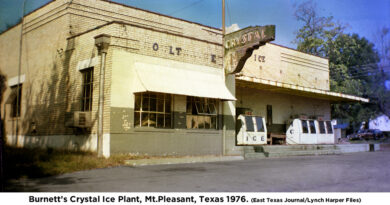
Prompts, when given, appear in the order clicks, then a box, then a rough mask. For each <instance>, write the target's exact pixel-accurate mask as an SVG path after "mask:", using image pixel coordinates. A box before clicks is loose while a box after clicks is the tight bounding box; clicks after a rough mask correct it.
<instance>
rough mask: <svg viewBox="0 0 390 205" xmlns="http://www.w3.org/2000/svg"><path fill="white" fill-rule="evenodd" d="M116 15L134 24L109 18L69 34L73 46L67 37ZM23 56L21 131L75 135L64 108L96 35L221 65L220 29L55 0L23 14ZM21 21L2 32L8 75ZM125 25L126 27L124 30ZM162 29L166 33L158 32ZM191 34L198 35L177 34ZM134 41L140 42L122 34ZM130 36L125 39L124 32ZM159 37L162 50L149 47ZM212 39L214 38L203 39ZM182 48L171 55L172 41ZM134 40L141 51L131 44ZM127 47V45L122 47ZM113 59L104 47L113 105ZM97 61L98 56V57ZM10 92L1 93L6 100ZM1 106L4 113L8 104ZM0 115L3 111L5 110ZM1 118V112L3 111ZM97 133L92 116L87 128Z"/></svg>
mask: <svg viewBox="0 0 390 205" xmlns="http://www.w3.org/2000/svg"><path fill="white" fill-rule="evenodd" d="M113 20H117V21H123V22H127V23H131V24H134V25H137V26H141V27H145V28H150V29H153V30H150V29H145V28H139V27H137V28H136V27H133V26H130V25H126V26H122V25H119V24H115V25H114V24H113V25H111V26H107V27H103V28H101V29H98V30H95V31H91V32H88V33H86V34H85V35H82V36H79V37H77V38H74V42H75V49H74V50H72V49H69V45H68V43H69V41H67V40H66V39H67V38H68V37H70V36H74V35H77V34H79V33H81V32H85V31H88V30H90V29H93V28H96V27H97V26H100V25H103V24H106V23H107V22H110V21H113ZM23 25H24V32H23V52H22V56H23V60H22V62H23V63H22V72H21V74H22V75H23V74H24V75H25V76H26V81H25V82H24V83H23V93H22V117H21V118H20V120H19V123H20V125H21V127H22V129H21V133H22V134H27V135H59V134H73V129H71V128H66V127H65V126H64V124H65V113H66V112H72V111H77V110H80V95H81V83H82V81H81V73H80V71H77V70H76V67H77V63H78V61H80V60H85V59H88V58H91V57H94V56H96V55H97V51H96V48H95V46H94V42H93V41H94V39H93V37H94V36H96V35H97V34H100V33H108V34H111V35H113V36H115V37H119V38H115V37H113V43H115V44H117V45H123V44H124V45H125V46H122V47H119V46H117V47H115V46H113V48H114V47H115V48H116V49H125V50H128V51H129V52H137V53H141V54H144V55H154V56H159V57H162V58H169V59H175V60H178V61H183V62H190V63H198V64H207V65H209V66H213V67H220V66H221V63H222V48H221V46H220V45H218V44H220V43H221V42H222V38H221V35H220V33H221V31H220V30H218V29H215V28H210V27H207V26H202V25H199V24H196V23H191V22H187V21H183V20H179V19H175V18H171V17H166V16H163V15H159V14H155V13H151V12H146V11H142V10H139V9H134V8H130V7H125V6H122V5H118V4H115V3H111V2H107V1H101V0H82V1H81V0H73V1H71V0H57V1H53V2H51V3H48V4H47V5H45V6H43V7H42V8H40V9H38V10H36V11H34V12H32V13H30V14H28V15H27V16H26V17H25V19H24V24H23ZM20 28H21V26H20V24H19V25H17V26H15V27H13V28H12V29H10V30H8V31H6V32H3V33H2V34H1V35H0V52H1V53H2V54H3V55H0V69H1V70H2V72H3V73H5V74H6V76H7V77H8V78H12V77H15V76H17V75H18V71H17V68H18V59H19V56H18V54H19V37H20ZM124 29H127V32H126V31H125V30H124ZM159 31H162V32H165V33H159ZM171 34H177V35H183V36H188V37H192V38H196V39H201V40H203V41H198V40H194V39H189V38H185V37H180V36H175V35H171ZM129 37H131V39H137V41H138V43H134V42H135V41H134V42H133V41H132V40H126V39H124V38H129ZM129 39H130V38H129ZM155 41H158V42H157V43H159V45H160V46H161V47H160V51H161V52H154V51H153V50H151V49H150V46H151V45H152V44H153V43H154V42H155ZM207 41H209V42H213V43H208V42H207ZM170 45H171V46H175V47H176V46H180V47H182V49H183V50H182V55H181V56H180V57H179V58H178V56H171V55H170V54H169V53H167V51H168V50H167V49H169V46H170ZM137 46H138V48H137V49H138V50H137V49H134V47H137ZM126 47H128V48H126ZM210 53H216V54H217V55H218V57H217V63H211V62H210V59H209V58H210ZM111 59H112V54H111V52H110V51H109V53H108V54H107V59H106V74H105V76H106V77H105V78H106V84H105V92H106V93H105V105H110V93H109V90H110V79H111V75H110V73H111ZM99 62H100V60H99ZM99 69H100V64H98V65H96V66H95V69H94V93H93V95H94V96H93V108H92V113H93V118H92V120H93V121H96V119H97V118H96V117H97V114H96V113H97V106H98V105H97V104H98V79H99ZM7 95H9V89H8V90H7V91H6V95H5V98H7ZM4 107H6V114H8V115H9V112H10V106H9V105H6V106H4V102H2V106H1V109H3V108H4ZM2 113H4V110H3V112H2ZM109 115H110V109H109V107H108V106H105V107H104V118H105V119H104V132H105V133H108V132H109V127H110V124H109V122H110V120H109ZM3 117H4V116H3ZM6 120H7V133H8V134H14V133H12V131H13V130H14V122H15V119H11V118H9V117H7V118H6ZM32 122H35V123H36V125H37V133H35V134H32V133H31V123H32ZM95 132H96V122H95V123H94V126H93V128H92V133H95Z"/></svg>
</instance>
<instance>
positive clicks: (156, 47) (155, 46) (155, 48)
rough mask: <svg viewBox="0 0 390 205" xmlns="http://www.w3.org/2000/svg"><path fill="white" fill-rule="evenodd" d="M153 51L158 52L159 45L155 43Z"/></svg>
mask: <svg viewBox="0 0 390 205" xmlns="http://www.w3.org/2000/svg"><path fill="white" fill-rule="evenodd" d="M153 50H154V51H158V44H157V43H154V44H153Z"/></svg>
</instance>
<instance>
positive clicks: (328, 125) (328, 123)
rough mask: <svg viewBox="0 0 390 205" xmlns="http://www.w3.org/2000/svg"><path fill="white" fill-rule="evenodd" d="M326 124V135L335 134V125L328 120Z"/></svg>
mask: <svg viewBox="0 0 390 205" xmlns="http://www.w3.org/2000/svg"><path fill="white" fill-rule="evenodd" d="M325 124H326V133H327V134H333V125H332V122H331V121H329V120H327V121H325ZM328 128H330V132H329V129H328Z"/></svg>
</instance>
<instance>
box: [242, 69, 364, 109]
mask: <svg viewBox="0 0 390 205" xmlns="http://www.w3.org/2000/svg"><path fill="white" fill-rule="evenodd" d="M236 86H237V87H251V88H256V89H261V90H267V91H272V92H278V93H284V94H289V95H297V96H303V97H308V98H316V99H323V100H329V101H334V102H365V103H367V102H369V99H367V98H361V97H357V96H353V95H347V94H343V93H336V92H331V91H327V90H320V89H315V88H307V87H303V86H299V85H291V84H287V83H281V82H276V81H272V80H265V79H259V78H254V77H248V76H238V75H237V76H236Z"/></svg>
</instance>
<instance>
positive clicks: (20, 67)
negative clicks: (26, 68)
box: [15, 0, 26, 147]
mask: <svg viewBox="0 0 390 205" xmlns="http://www.w3.org/2000/svg"><path fill="white" fill-rule="evenodd" d="M25 7H26V0H24V1H23V5H22V8H23V11H22V20H21V23H20V42H19V66H18V85H17V92H16V128H15V132H16V133H15V135H16V146H17V147H18V144H19V135H18V133H19V118H20V110H21V109H20V106H21V103H20V92H19V90H20V75H21V72H22V51H23V23H24V11H25Z"/></svg>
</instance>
